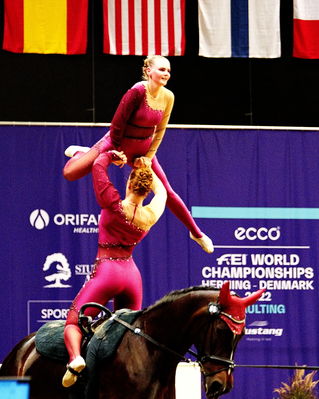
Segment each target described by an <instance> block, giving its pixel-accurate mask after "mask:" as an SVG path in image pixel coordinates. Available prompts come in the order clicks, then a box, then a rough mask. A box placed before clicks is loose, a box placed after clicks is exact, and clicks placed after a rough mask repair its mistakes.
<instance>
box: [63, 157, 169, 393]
mask: <svg viewBox="0 0 319 399" xmlns="http://www.w3.org/2000/svg"><path fill="white" fill-rule="evenodd" d="M119 160H121V161H124V162H125V161H126V156H125V155H124V154H123V153H121V152H117V151H110V152H103V153H102V154H100V155H99V156H98V158H97V159H96V160H95V162H94V165H93V168H92V176H93V186H94V191H95V195H96V199H97V201H98V203H99V205H100V206H101V208H102V209H101V216H100V220H99V238H98V251H97V258H96V262H95V265H94V269H93V272H92V274H91V277H90V280H89V281H88V282H86V283H85V284H84V286H83V287H82V289H81V290H80V292H79V293H78V295H77V296H76V298H75V299H74V301H73V303H72V305H71V307H70V310H69V313H68V317H67V320H66V325H65V329H64V340H65V344H66V347H67V350H68V353H69V356H70V362H69V365H68V369H67V371H66V373H65V375H64V377H63V380H62V384H63V386H65V387H69V386H71V385H73V384H74V383H75V381H76V379H77V376H76V375H75V374H74V373H72V371H74V370H75V371H76V372H80V371H81V370H82V369H83V368H84V367H85V361H84V359H83V358H82V357H81V355H80V354H81V350H80V348H81V341H82V333H81V330H80V328H79V326H78V318H79V309H80V308H81V306H83V305H84V304H85V303H87V302H97V303H100V304H102V305H104V304H106V303H107V302H108V301H109V300H110V299H111V298H114V308H115V309H121V308H129V309H133V310H137V309H140V308H141V305H142V292H143V291H142V279H141V275H140V272H139V270H138V268H137V266H136V264H135V262H134V260H133V258H132V252H133V250H134V248H135V246H136V245H137V244H138V243H139V242H140V241H141V240H142V239H143V238H144V237H145V236H146V234H147V233H148V231H149V229H150V228H151V226H152V225H153V224H154V223H156V221H157V220H158V219H159V217H160V216H161V215H162V213H163V212H164V209H165V203H166V198H167V194H166V190H165V188H164V186H163V184H162V183H161V182H160V180H159V179H158V178H157V177H156V175H155V174H154V173H153V172H152V170H151V169H150V168H139V169H135V170H133V171H132V172H131V175H130V178H129V180H128V185H127V189H126V196H125V199H124V200H123V201H122V200H121V198H120V195H119V193H118V191H117V190H116V188H115V187H114V186H113V184H112V183H111V181H110V179H109V177H108V174H107V167H108V166H109V165H110V163H111V162H113V163H116V162H118V161H119ZM150 190H152V191H153V192H154V197H153V199H152V200H151V202H150V203H149V204H148V205H146V206H142V203H143V200H144V199H145V197H146V196H147V194H148V192H149V191H150ZM98 313H99V310H97V309H95V308H88V309H86V311H85V314H86V315H88V316H91V317H92V318H94V317H96V316H97V314H98Z"/></svg>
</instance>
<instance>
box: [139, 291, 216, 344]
mask: <svg viewBox="0 0 319 399" xmlns="http://www.w3.org/2000/svg"><path fill="white" fill-rule="evenodd" d="M211 300H213V298H212V297H211V296H210V297H209V295H208V294H206V295H205V294H200V293H196V294H195V293H194V294H189V295H185V296H184V297H181V298H178V299H177V300H176V301H172V302H170V303H165V304H163V305H161V306H160V307H158V308H156V307H155V308H153V309H152V310H151V311H150V312H147V313H146V314H145V315H144V317H143V318H142V326H144V328H145V332H147V333H148V334H149V335H151V336H152V337H156V339H157V340H158V341H159V342H161V343H163V344H166V345H176V344H177V346H178V347H179V348H181V349H182V350H187V349H188V348H189V347H190V346H191V345H192V344H193V343H194V342H193V341H194V336H195V335H196V332H198V331H199V330H200V328H201V327H202V322H203V319H204V318H206V315H207V305H208V302H210V301H211Z"/></svg>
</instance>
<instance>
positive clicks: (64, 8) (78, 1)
mask: <svg viewBox="0 0 319 399" xmlns="http://www.w3.org/2000/svg"><path fill="white" fill-rule="evenodd" d="M87 25H88V0H4V36H3V50H7V51H11V52H14V53H36V54H85V53H86V48H87Z"/></svg>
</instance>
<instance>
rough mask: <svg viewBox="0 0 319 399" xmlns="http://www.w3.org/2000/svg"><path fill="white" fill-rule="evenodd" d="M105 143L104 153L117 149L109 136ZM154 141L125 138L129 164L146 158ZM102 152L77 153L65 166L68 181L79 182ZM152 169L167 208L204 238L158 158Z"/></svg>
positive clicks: (106, 137) (95, 150)
mask: <svg viewBox="0 0 319 399" xmlns="http://www.w3.org/2000/svg"><path fill="white" fill-rule="evenodd" d="M102 141H103V147H102V151H109V150H113V149H115V148H114V147H113V145H112V143H111V139H110V137H109V136H108V135H106V136H105V138H103V139H102V140H100V142H99V143H98V145H100V143H101V142H102ZM151 141H152V139H151V138H149V139H146V140H138V139H129V138H125V137H124V138H123V139H122V142H121V150H122V151H124V153H125V155H126V157H127V160H128V164H129V165H130V166H132V165H133V160H134V159H135V158H137V157H141V156H144V155H145V154H146V153H147V151H148V149H149V147H150V144H151ZM99 152H101V146H100V147H99V150H97V149H96V148H95V147H94V146H93V147H92V148H91V150H90V151H88V152H87V153H83V152H77V153H76V154H75V156H73V157H72V158H71V159H70V160H69V161H68V162H67V163H66V165H65V167H64V170H63V174H64V176H65V177H66V179H68V180H77V179H79V178H81V177H83V176H85V175H87V174H88V173H90V171H91V169H92V165H93V162H94V160H95V159H96V158H97V157H98V155H99ZM152 169H153V171H154V173H155V174H156V175H157V176H158V178H159V179H160V180H161V182H162V183H163V185H164V187H165V189H166V191H167V202H166V203H167V206H168V208H169V209H170V210H171V212H173V214H174V215H175V216H176V217H177V218H178V219H179V220H180V221H181V222H182V223H183V224H184V225H185V226H186V227H187V229H188V230H189V231H190V232H191V233H192V234H193V236H194V237H196V238H199V237H202V235H203V234H202V232H201V230H200V229H199V227H198V226H197V224H196V223H195V220H194V219H193V217H192V215H191V214H190V212H189V210H188V209H187V207H186V205H185V203H184V202H183V200H182V199H181V198H180V196H179V195H178V194H176V193H175V191H174V190H173V188H172V187H171V185H170V184H169V182H168V179H167V177H166V174H165V172H164V171H163V169H162V167H161V165H160V163H159V162H158V160H157V158H156V156H155V157H154V158H153V159H152Z"/></svg>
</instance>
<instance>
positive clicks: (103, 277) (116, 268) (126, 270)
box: [64, 257, 143, 362]
mask: <svg viewBox="0 0 319 399" xmlns="http://www.w3.org/2000/svg"><path fill="white" fill-rule="evenodd" d="M142 295H143V287H142V278H141V274H140V272H139V270H138V268H137V266H136V265H135V262H134V260H133V259H132V258H131V257H130V258H128V259H124V260H110V259H102V260H100V261H98V262H97V263H96V264H95V266H94V270H93V272H92V274H91V277H90V280H89V281H87V282H86V283H85V284H84V285H83V287H82V288H81V290H80V291H79V293H78V295H77V296H76V298H75V299H74V301H73V303H72V305H71V307H70V310H69V313H68V317H67V320H66V323H65V329H64V342H65V345H66V348H67V350H68V353H69V357H70V362H71V361H72V360H73V359H75V358H76V357H77V356H79V355H80V353H81V342H82V332H81V330H80V327H79V326H78V320H79V310H80V308H81V306H83V305H84V304H85V303H88V302H97V303H99V304H101V305H106V304H107V303H108V302H109V300H110V299H112V298H113V299H114V310H117V309H123V308H129V309H132V310H139V309H141V306H142ZM99 313H100V310H99V309H97V308H87V309H86V310H85V315H86V316H91V317H92V319H94V318H95V317H96V316H97V315H98V314H99Z"/></svg>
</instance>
